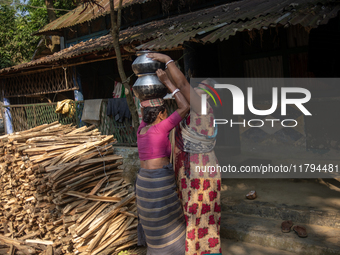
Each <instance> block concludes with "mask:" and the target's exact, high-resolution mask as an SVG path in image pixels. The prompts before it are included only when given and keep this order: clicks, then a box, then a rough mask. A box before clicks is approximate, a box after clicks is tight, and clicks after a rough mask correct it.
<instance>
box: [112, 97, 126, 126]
mask: <svg viewBox="0 0 340 255" xmlns="http://www.w3.org/2000/svg"><path fill="white" fill-rule="evenodd" d="M106 115H107V116H112V117H113V118H114V119H115V121H119V122H123V120H124V119H125V118H127V119H130V118H131V113H130V110H129V107H128V104H127V101H126V98H110V99H109V100H108V103H107V109H106Z"/></svg>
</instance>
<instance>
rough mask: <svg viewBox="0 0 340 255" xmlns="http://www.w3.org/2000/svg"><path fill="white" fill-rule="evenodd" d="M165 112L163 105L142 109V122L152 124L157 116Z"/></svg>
mask: <svg viewBox="0 0 340 255" xmlns="http://www.w3.org/2000/svg"><path fill="white" fill-rule="evenodd" d="M165 110H166V108H165V106H164V105H161V106H155V107H145V108H143V113H144V115H143V121H144V122H145V123H146V124H151V123H153V122H154V121H155V120H156V119H157V116H158V114H159V113H160V112H161V113H163V112H164V111H165Z"/></svg>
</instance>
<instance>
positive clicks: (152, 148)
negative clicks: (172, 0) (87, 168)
mask: <svg viewBox="0 0 340 255" xmlns="http://www.w3.org/2000/svg"><path fill="white" fill-rule="evenodd" d="M156 73H157V76H158V78H159V80H160V81H161V82H162V83H163V84H164V85H165V86H166V87H167V88H168V89H169V90H170V92H171V93H172V94H173V96H174V97H175V100H176V103H177V105H178V109H177V110H176V111H175V112H174V113H172V114H171V115H170V116H169V117H168V113H167V110H166V109H165V107H164V105H163V104H164V101H163V99H161V98H158V99H153V100H147V101H144V102H142V103H141V106H142V116H143V121H142V123H141V125H140V126H139V128H138V131H137V145H138V153H139V158H140V163H141V168H140V169H139V171H138V174H137V178H136V198H137V209H138V218H139V224H138V244H139V245H145V244H147V246H148V251H147V254H148V255H153V254H157V255H158V254H162V255H172V254H176V255H184V254H185V234H186V228H185V220H184V215H183V211H182V207H181V203H180V201H179V199H178V195H177V192H176V182H175V176H174V171H173V168H172V164H170V159H169V158H170V154H171V145H170V141H169V133H170V131H171V129H173V128H174V127H175V126H177V125H178V123H179V122H180V121H181V120H182V119H183V118H184V117H185V116H186V114H187V113H188V111H189V104H188V102H187V101H186V99H185V98H184V96H183V95H182V93H181V92H180V91H179V89H177V88H176V87H175V86H174V85H173V84H172V82H171V81H170V80H169V78H168V76H167V74H166V73H165V72H164V71H163V70H161V69H159V70H157V72H156Z"/></svg>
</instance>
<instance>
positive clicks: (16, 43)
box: [0, 0, 75, 68]
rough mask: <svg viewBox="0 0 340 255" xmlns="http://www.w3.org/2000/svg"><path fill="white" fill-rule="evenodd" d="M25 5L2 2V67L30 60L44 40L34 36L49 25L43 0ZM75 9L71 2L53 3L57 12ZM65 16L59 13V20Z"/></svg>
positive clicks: (0, 1)
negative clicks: (40, 42)
mask: <svg viewBox="0 0 340 255" xmlns="http://www.w3.org/2000/svg"><path fill="white" fill-rule="evenodd" d="M18 3H19V4H18ZM21 3H22V2H21ZM24 4H25V5H20V2H16V3H15V2H12V1H11V0H8V1H7V0H0V27H1V29H0V68H5V67H9V66H13V65H17V64H20V63H23V62H27V61H30V60H31V58H32V56H33V54H34V51H35V49H36V47H37V45H38V43H39V41H40V39H41V37H40V36H33V35H32V34H33V33H34V32H35V31H37V30H39V29H41V28H42V27H43V26H45V25H46V24H48V16H47V9H46V5H45V1H44V0H27V1H26V2H25V3H24ZM32 6H33V7H37V8H33V7H32ZM74 7H75V6H74V4H73V2H72V1H67V0H56V1H54V8H56V9H66V10H71V9H74ZM65 13H66V12H65V11H56V15H57V17H60V16H62V15H64V14H65Z"/></svg>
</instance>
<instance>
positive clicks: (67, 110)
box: [55, 99, 76, 118]
mask: <svg viewBox="0 0 340 255" xmlns="http://www.w3.org/2000/svg"><path fill="white" fill-rule="evenodd" d="M55 112H56V113H61V114H67V115H68V117H70V118H72V117H73V115H74V113H75V112H76V108H75V104H74V101H73V100H71V99H65V100H63V101H59V102H58V103H57V108H56V109H55Z"/></svg>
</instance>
